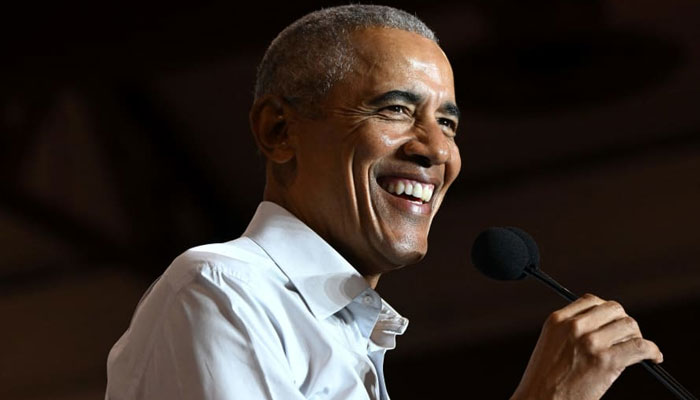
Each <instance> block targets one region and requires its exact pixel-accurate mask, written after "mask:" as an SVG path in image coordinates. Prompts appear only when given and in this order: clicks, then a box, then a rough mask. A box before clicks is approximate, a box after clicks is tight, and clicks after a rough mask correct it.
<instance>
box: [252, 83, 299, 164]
mask: <svg viewBox="0 0 700 400" xmlns="http://www.w3.org/2000/svg"><path fill="white" fill-rule="evenodd" d="M293 117H294V111H293V110H292V109H291V107H290V106H289V104H287V102H286V101H285V100H284V99H283V98H282V97H281V96H277V95H266V96H264V97H262V98H260V99H258V100H257V101H256V102H255V103H254V104H253V107H252V108H251V110H250V115H249V118H250V129H251V130H252V131H253V135H254V136H255V142H256V143H257V144H258V148H259V149H260V151H262V152H263V154H265V157H267V159H268V160H270V161H272V162H274V163H277V164H284V163H286V162H288V161H289V160H291V159H292V158H294V146H293V143H292V138H291V137H290V136H289V123H290V121H291V120H292V118H293Z"/></svg>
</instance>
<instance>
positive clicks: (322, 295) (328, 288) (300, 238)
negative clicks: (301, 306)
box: [243, 201, 369, 319]
mask: <svg viewBox="0 0 700 400" xmlns="http://www.w3.org/2000/svg"><path fill="white" fill-rule="evenodd" d="M243 236H247V237H249V238H250V239H251V240H253V241H254V242H255V243H257V244H258V245H259V246H260V247H261V248H262V249H263V250H264V251H265V252H266V253H267V254H268V255H269V256H270V258H272V260H273V261H274V262H275V263H276V264H277V266H278V267H279V268H280V269H281V270H282V272H283V273H284V274H285V275H286V276H287V277H288V278H289V280H290V281H291V282H292V284H294V286H295V287H296V288H297V290H298V291H299V294H301V297H302V298H303V299H304V301H305V302H306V305H307V306H308V307H309V309H310V310H311V312H312V313H313V315H314V316H315V317H316V318H318V319H326V318H328V317H330V316H331V315H333V314H335V313H336V312H338V311H340V310H341V309H343V308H344V307H345V306H347V305H348V304H349V303H350V302H352V301H353V299H354V298H356V297H357V296H358V295H359V294H360V293H362V292H363V291H365V290H366V289H368V288H369V284H368V283H367V281H366V280H365V279H364V278H363V277H362V276H361V275H360V274H359V273H358V272H357V270H356V269H355V268H353V267H352V265H350V263H348V262H347V260H345V259H344V258H343V257H342V256H341V255H340V254H339V253H338V252H337V251H335V249H333V248H332V247H331V246H330V245H329V244H328V243H326V241H325V240H323V239H322V238H321V237H320V236H319V235H318V234H317V233H316V232H314V231H313V230H312V229H311V228H309V227H308V226H307V225H306V224H304V223H303V222H301V221H300V220H299V219H298V218H296V217H295V216H294V215H292V214H291V213H290V212H289V211H287V210H285V209H284V208H282V207H280V206H279V205H277V204H275V203H272V202H269V201H264V202H262V203H260V205H259V206H258V209H257V211H256V212H255V216H254V217H253V219H252V221H251V222H250V224H249V225H248V228H247V229H246V231H245V232H244V233H243Z"/></svg>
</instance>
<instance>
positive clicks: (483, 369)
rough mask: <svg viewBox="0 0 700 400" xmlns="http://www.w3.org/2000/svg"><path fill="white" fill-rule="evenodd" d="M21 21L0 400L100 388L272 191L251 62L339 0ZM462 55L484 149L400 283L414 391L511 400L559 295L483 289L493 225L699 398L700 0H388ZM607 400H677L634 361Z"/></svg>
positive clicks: (517, 286) (74, 394)
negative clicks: (158, 287) (482, 255)
mask: <svg viewBox="0 0 700 400" xmlns="http://www.w3.org/2000/svg"><path fill="white" fill-rule="evenodd" d="M24 4H25V5H20V4H15V5H12V6H9V5H4V6H3V10H2V11H0V25H1V27H0V29H1V31H0V34H1V35H0V38H1V39H0V43H1V46H2V47H1V48H0V49H1V51H2V53H1V54H2V63H1V64H0V121H1V122H0V129H1V132H2V135H1V136H0V138H1V139H0V174H1V177H2V180H1V186H0V239H1V241H0V243H2V245H1V246H2V261H0V315H2V328H1V329H0V343H2V348H1V349H0V398H2V399H21V400H25V399H26V400H29V399H32V400H39V399H76V400H78V399H80V400H82V399H99V398H102V397H103V390H104V387H105V379H106V378H105V362H106V358H107V352H108V351H109V349H110V347H111V345H112V344H113V343H114V342H115V341H116V340H117V338H118V337H119V336H120V335H121V334H122V332H123V331H124V330H125V329H126V328H127V326H128V323H129V318H130V316H131V314H132V312H133V309H134V307H135V305H136V303H137V301H138V299H139V297H140V296H141V294H142V293H143V291H144V290H145V289H146V288H147V287H148V285H149V284H150V282H151V281H152V280H153V279H154V278H155V277H157V276H158V275H159V274H160V273H161V272H162V271H163V270H164V269H165V268H166V267H167V266H168V264H169V262H170V261H171V260H172V259H173V258H174V257H175V256H177V255H178V254H179V253H180V252H182V251H184V250H185V249H187V248H189V247H192V246H194V245H198V244H202V243H207V242H212V241H226V240H229V239H232V238H235V237H237V236H238V235H239V234H240V233H241V232H242V231H243V229H244V228H245V226H246V223H247V221H248V220H249V218H250V217H251V216H252V214H253V212H254V210H255V208H256V206H257V204H258V202H259V201H260V199H261V193H262V187H263V179H264V174H263V163H262V161H261V160H260V158H259V156H258V155H257V153H256V150H255V146H254V142H253V140H252V136H251V135H250V133H249V130H248V123H247V112H248V108H249V105H250V102H251V97H252V96H251V92H252V85H253V80H254V73H255V66H256V64H257V62H258V61H259V60H260V58H261V57H262V54H263V52H264V50H265V48H266V46H267V44H268V43H269V42H270V41H271V40H272V39H273V37H274V36H275V34H276V33H277V32H278V31H279V30H281V29H282V28H283V27H284V26H286V25H287V24H288V23H290V22H292V21H293V20H294V19H296V18H297V17H300V16H301V15H303V14H304V13H306V12H308V11H311V10H314V9H317V8H319V7H321V6H324V5H330V4H331V3H323V4H321V3H316V2H311V1H297V2H294V4H292V3H291V2H290V3H279V4H274V5H272V4H268V3H266V2H249V3H247V4H246V5H245V6H241V5H238V4H236V3H234V2H232V1H228V2H198V3H196V4H194V3H190V4H184V3H182V4H180V3H169V2H168V3H166V2H148V3H147V2H135V1H125V2H124V1H122V2H87V1H85V2H79V1H66V2H54V3H52V4H50V5H39V4H38V3H37V4H26V2H25V3H24ZM386 4H393V5H398V6H399V7H401V8H404V9H406V10H408V11H410V12H412V13H416V14H417V15H418V16H419V17H421V18H422V19H424V20H425V21H426V22H427V23H428V24H429V25H430V26H431V27H432V28H433V29H434V30H435V31H436V32H437V33H438V35H439V36H440V38H441V44H442V46H443V48H444V49H445V51H446V53H447V54H448V56H449V57H450V59H451V60H452V62H453V67H454V71H455V76H456V85H457V99H458V102H459V103H460V106H461V108H462V109H463V111H464V117H463V119H462V123H461V127H460V132H459V137H458V141H459V144H460V147H461V151H462V159H463V162H464V166H463V170H462V174H461V176H460V179H459V180H458V181H457V182H456V184H455V186H454V187H453V189H452V190H451V194H450V196H448V199H447V201H446V202H445V204H444V206H443V209H442V210H441V212H440V214H439V215H438V218H437V219H436V222H435V224H434V228H433V232H432V234H431V242H430V246H431V251H430V253H429V255H428V256H427V257H426V259H425V260H424V261H423V262H421V263H420V264H419V265H416V266H412V267H409V268H405V269H402V270H401V271H398V272H395V273H393V274H391V275H389V276H386V277H384V278H383V279H382V282H381V283H380V286H379V291H380V293H381V294H382V295H383V296H384V297H385V298H386V299H387V300H388V301H389V302H390V303H391V304H392V305H394V306H395V308H396V309H397V310H399V311H400V312H401V313H402V314H404V315H405V316H407V317H409V319H410V320H411V324H410V325H411V326H410V327H409V330H408V332H407V334H406V335H404V336H403V337H401V338H400V341H399V347H398V348H397V349H396V350H395V351H393V352H392V353H391V354H390V356H389V358H388V360H387V364H386V374H387V377H388V378H387V379H388V385H389V389H390V392H391V393H392V397H393V398H394V399H398V400H402V399H426V398H489V399H505V398H508V396H509V395H510V394H511V393H512V391H513V389H514V388H515V386H516V385H517V383H518V381H519V379H520V376H521V373H522V371H523V369H524V367H525V365H526V363H527V360H528V356H529V353H530V351H531V349H532V347H533V346H534V343H535V340H536V338H537V335H538V333H539V329H540V326H541V324H542V321H543V320H544V319H545V318H546V316H547V315H548V314H549V313H550V312H551V311H553V310H554V309H557V308H559V307H561V306H563V301H562V300H560V298H559V297H557V296H556V295H555V294H553V293H551V292H550V291H548V290H546V289H545V288H543V287H540V286H539V285H538V284H537V283H536V282H529V281H523V282H520V283H499V282H493V281H488V280H487V279H486V278H483V277H482V276H480V275H478V273H477V272H476V271H475V270H474V269H473V268H472V267H471V266H470V263H469V262H468V260H469V251H468V249H469V247H470V244H471V242H472V241H473V239H474V238H475V236H476V235H477V234H478V233H479V232H480V231H481V230H482V229H483V228H485V227H487V226H491V225H514V226H519V227H522V228H523V229H525V230H527V231H529V232H530V233H531V234H533V236H535V238H536V239H537V241H538V243H539V244H540V248H541V252H542V258H543V268H544V269H545V270H547V271H548V272H549V273H550V274H551V275H552V276H554V277H556V278H557V279H558V280H559V281H561V282H562V283H563V284H564V285H566V286H568V287H569V288H570V289H571V290H573V291H574V292H577V293H584V292H593V293H596V294H598V295H599V296H602V297H605V298H610V299H616V300H619V301H620V302H622V303H623V304H624V305H625V306H626V309H627V310H628V312H629V313H630V314H632V315H633V316H635V317H636V318H637V319H638V321H639V322H640V325H641V326H642V328H643V330H644V332H645V333H646V336H648V337H649V338H651V339H653V340H655V341H656V342H657V343H658V344H659V345H660V347H661V349H662V351H663V352H664V355H665V360H666V362H665V363H664V365H665V367H666V369H667V370H668V371H670V372H671V373H672V374H673V375H674V376H675V377H676V378H677V379H678V380H679V381H681V382H682V383H683V384H684V385H685V386H687V387H688V388H689V389H690V390H691V391H692V392H694V393H695V394H696V395H698V394H700V383H699V381H698V379H697V377H698V376H697V375H698V374H697V372H696V371H697V369H696V367H695V364H696V363H695V361H696V359H697V357H698V355H700V351H699V350H698V343H697V340H696V339H697V336H698V335H697V333H696V331H695V329H696V326H697V325H698V309H699V307H700V262H698V259H700V235H699V234H698V226H699V225H700V212H699V210H698V205H700V113H699V112H698V108H699V107H698V105H699V104H700V23H698V21H700V2H697V1H695V0H667V1H663V2H660V1H646V0H637V1H632V0H629V1H622V0H608V1H605V0H589V1H565V0H548V1H528V2H524V1H520V2H508V1H497V0H491V1H487V0H482V1H478V0H476V1H460V2H450V1H434V2H429V3H428V2H419V1H407V2H401V3H398V2H387V3H386ZM605 398H606V399H632V398H637V399H640V398H643V399H673V397H672V395H670V394H668V393H667V392H666V391H665V389H664V388H663V387H662V386H661V385H660V384H659V383H657V382H655V381H654V380H653V379H652V378H651V376H647V374H646V372H645V371H644V370H643V369H641V368H639V367H638V366H637V367H633V368H630V369H628V370H627V371H626V372H625V373H624V374H623V376H622V377H621V379H620V380H619V381H618V382H617V383H616V384H615V385H614V386H613V388H612V390H611V392H610V393H609V394H608V395H607V396H606V397H605Z"/></svg>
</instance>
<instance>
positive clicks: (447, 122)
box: [437, 118, 457, 132]
mask: <svg viewBox="0 0 700 400" xmlns="http://www.w3.org/2000/svg"><path fill="white" fill-rule="evenodd" d="M437 121H438V124H440V125H441V126H444V127H447V128H449V129H450V130H451V131H452V132H454V131H456V130H457V123H456V122H455V121H453V120H451V119H449V118H438V120H437Z"/></svg>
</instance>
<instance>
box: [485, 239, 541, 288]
mask: <svg viewBox="0 0 700 400" xmlns="http://www.w3.org/2000/svg"><path fill="white" fill-rule="evenodd" d="M471 256H472V263H473V264H474V266H475V267H476V268H477V269H478V270H479V271H481V272H482V273H483V274H484V275H486V276H488V277H490V278H493V279H498V280H502V281H509V280H515V279H523V278H525V276H527V274H526V273H525V268H526V267H530V268H535V269H536V268H539V261H540V255H539V250H538V249H537V244H536V243H535V240H534V239H533V238H532V237H531V236H530V235H528V234H527V233H526V232H525V231H523V230H522V229H518V228H515V227H505V228H500V227H492V228H488V229H487V230H485V231H483V232H481V233H480V234H479V236H477V238H476V239H475V240H474V244H473V245H472V252H471Z"/></svg>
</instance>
